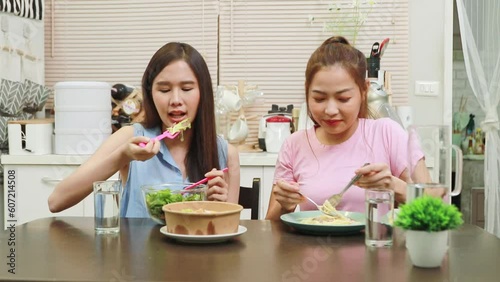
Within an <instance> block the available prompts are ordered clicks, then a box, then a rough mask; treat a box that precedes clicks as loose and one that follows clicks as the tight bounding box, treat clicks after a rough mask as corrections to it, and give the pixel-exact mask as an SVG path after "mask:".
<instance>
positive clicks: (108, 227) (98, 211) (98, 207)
mask: <svg viewBox="0 0 500 282" xmlns="http://www.w3.org/2000/svg"><path fill="white" fill-rule="evenodd" d="M120 200H121V182H120V181H119V180H108V181H96V182H94V225H95V231H96V233H101V234H108V233H109V234H114V233H118V232H120Z"/></svg>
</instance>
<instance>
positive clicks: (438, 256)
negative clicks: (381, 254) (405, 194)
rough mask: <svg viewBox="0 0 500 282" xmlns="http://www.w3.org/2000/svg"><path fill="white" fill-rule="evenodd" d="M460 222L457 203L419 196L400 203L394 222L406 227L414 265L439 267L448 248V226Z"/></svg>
mask: <svg viewBox="0 0 500 282" xmlns="http://www.w3.org/2000/svg"><path fill="white" fill-rule="evenodd" d="M462 224H463V219H462V213H461V212H460V211H459V210H458V209H457V207H455V206H453V205H450V204H446V203H444V202H443V200H442V199H441V198H436V197H432V196H423V197H420V198H417V199H415V200H413V201H412V202H410V203H408V204H404V205H402V206H401V208H400V211H399V213H398V215H397V219H396V221H395V222H394V225H395V226H398V227H400V228H402V229H404V230H406V248H407V249H408V253H409V254H410V259H411V261H412V263H413V264H414V265H415V266H419V267H439V266H441V263H442V261H443V258H444V255H445V254H446V251H447V250H448V230H451V229H456V228H458V227H459V226H460V225H462Z"/></svg>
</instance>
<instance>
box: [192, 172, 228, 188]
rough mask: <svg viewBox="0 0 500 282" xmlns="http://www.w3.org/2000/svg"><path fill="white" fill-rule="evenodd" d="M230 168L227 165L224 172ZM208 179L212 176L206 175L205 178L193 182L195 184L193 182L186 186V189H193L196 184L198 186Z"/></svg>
mask: <svg viewBox="0 0 500 282" xmlns="http://www.w3.org/2000/svg"><path fill="white" fill-rule="evenodd" d="M228 170H229V168H227V167H226V168H223V169H222V171H223V172H226V171H228ZM208 180H210V178H208V177H205V178H203V179H202V180H200V181H198V182H195V183H193V184H191V185H189V186H186V187H184V190H189V189H193V188H194V187H196V186H198V185H200V184H203V183H206V182H207V181H208Z"/></svg>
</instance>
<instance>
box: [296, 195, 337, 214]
mask: <svg viewBox="0 0 500 282" xmlns="http://www.w3.org/2000/svg"><path fill="white" fill-rule="evenodd" d="M299 194H300V195H302V197H304V198H305V199H306V200H308V201H309V202H311V203H312V204H314V205H315V206H316V208H317V209H318V210H319V211H320V212H322V213H324V214H326V215H329V216H335V215H337V216H339V217H343V218H345V216H343V215H342V214H340V213H339V212H338V211H336V210H335V209H332V210H328V209H326V208H325V206H320V205H318V204H317V203H316V202H315V201H314V200H313V199H311V198H309V197H307V196H306V195H304V194H302V193H299Z"/></svg>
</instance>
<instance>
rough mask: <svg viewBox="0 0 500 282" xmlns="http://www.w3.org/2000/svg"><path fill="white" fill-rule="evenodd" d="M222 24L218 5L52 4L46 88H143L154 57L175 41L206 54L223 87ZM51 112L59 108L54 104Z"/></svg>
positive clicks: (81, 0) (154, 1) (82, 0)
mask: <svg viewBox="0 0 500 282" xmlns="http://www.w3.org/2000/svg"><path fill="white" fill-rule="evenodd" d="M217 21H218V5H215V4H213V2H212V1H203V0H190V1H179V0H176V1H172V0H169V1H167V0H142V1H136V0H107V1H98V0H72V1H57V0H52V1H46V16H45V82H46V85H47V86H48V87H53V85H54V84H55V83H57V82H59V81H71V80H86V81H105V82H108V83H110V84H111V85H113V84H114V83H124V84H129V85H133V86H140V83H141V79H142V74H143V72H144V70H145V68H146V66H147V64H148V62H149V60H150V58H151V57H152V55H153V54H154V52H156V50H158V49H159V48H160V47H161V46H163V45H164V44H166V43H168V42H171V41H180V42H186V43H189V44H190V45H192V46H193V47H195V48H196V49H197V50H198V51H200V53H202V55H203V56H204V57H205V60H206V61H207V64H208V67H209V69H210V73H211V74H212V80H213V84H214V85H217V84H216V83H217V77H216V74H217ZM46 107H47V108H49V109H50V108H52V107H53V100H52V99H50V100H49V102H48V103H47V106H46Z"/></svg>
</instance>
